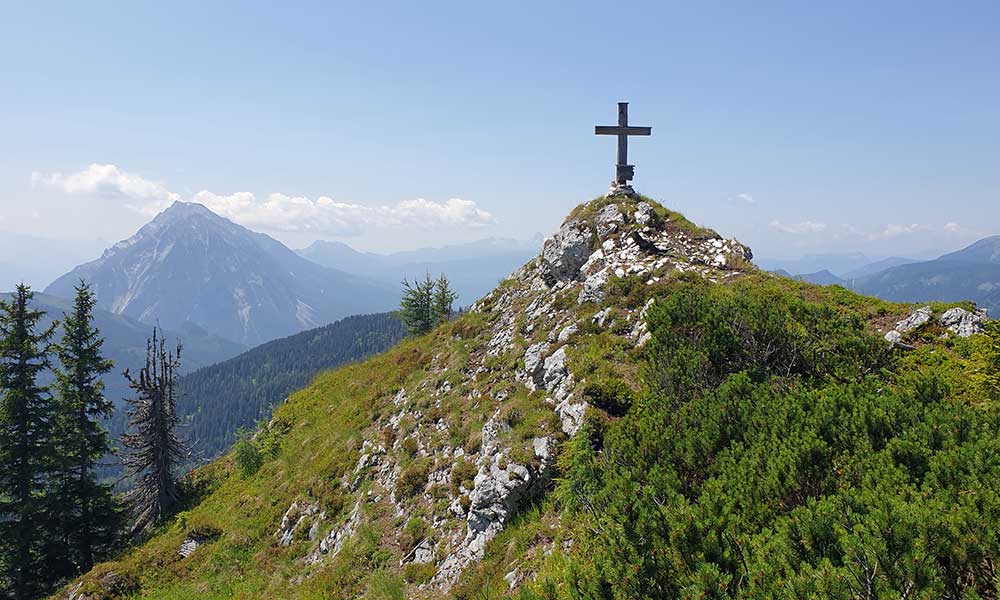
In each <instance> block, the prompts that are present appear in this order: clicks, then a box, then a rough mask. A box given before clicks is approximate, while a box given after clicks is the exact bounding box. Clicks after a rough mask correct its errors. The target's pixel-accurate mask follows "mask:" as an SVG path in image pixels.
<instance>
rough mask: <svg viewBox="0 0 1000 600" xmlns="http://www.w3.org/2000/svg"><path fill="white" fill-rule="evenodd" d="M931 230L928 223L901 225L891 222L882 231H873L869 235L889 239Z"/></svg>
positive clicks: (876, 238) (877, 238)
mask: <svg viewBox="0 0 1000 600" xmlns="http://www.w3.org/2000/svg"><path fill="white" fill-rule="evenodd" d="M931 230H932V228H931V227H929V226H927V225H920V224H919V223H911V224H909V225H899V224H896V223H889V224H888V225H886V226H885V227H883V228H882V230H881V231H879V232H877V233H873V234H871V235H870V236H869V237H870V238H871V239H873V240H889V239H892V238H897V237H900V236H903V235H910V234H913V233H922V232H927V231H931Z"/></svg>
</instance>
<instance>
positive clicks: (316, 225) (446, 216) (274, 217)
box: [31, 164, 495, 236]
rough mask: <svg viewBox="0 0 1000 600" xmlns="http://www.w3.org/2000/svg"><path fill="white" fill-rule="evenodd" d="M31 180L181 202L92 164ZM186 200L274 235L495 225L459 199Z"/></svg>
mask: <svg viewBox="0 0 1000 600" xmlns="http://www.w3.org/2000/svg"><path fill="white" fill-rule="evenodd" d="M31 180H32V183H33V184H34V185H45V186H49V187H54V188H56V189H59V190H61V191H63V192H65V193H67V194H80V195H92V196H100V197H107V198H119V199H123V200H125V201H126V202H125V206H127V207H129V208H131V209H133V210H136V211H138V212H140V213H142V214H144V215H149V216H152V215H154V214H156V213H158V212H160V211H161V210H163V209H164V208H166V207H167V206H169V205H170V204H171V203H173V202H174V201H177V200H181V196H180V194H177V193H175V192H172V191H170V190H169V189H167V188H166V187H165V186H164V185H162V184H160V183H157V182H153V181H150V180H148V179H145V178H143V177H141V176H139V175H136V174H134V173H129V172H126V171H124V170H122V169H120V168H118V167H117V166H115V165H100V164H92V165H90V166H89V167H88V168H87V169H85V170H83V171H79V172H77V173H70V174H68V175H64V174H62V173H52V174H49V175H45V174H42V173H39V172H35V173H32V174H31ZM190 200H191V201H193V202H200V203H201V204H204V205H205V206H207V207H208V208H209V209H211V210H212V211H214V212H216V213H218V214H220V215H222V216H224V217H226V218H228V219H231V220H233V221H235V222H237V223H240V224H242V225H246V226H247V227H251V228H257V229H264V230H269V231H276V232H299V233H317V234H325V235H340V236H350V235H357V234H359V233H361V232H362V231H364V230H365V229H367V228H372V227H422V228H429V229H433V228H438V227H447V226H458V227H482V226H484V225H489V224H491V223H494V222H495V219H494V217H493V215H491V214H490V213H489V212H487V211H485V210H483V209H481V208H479V207H478V206H476V203H475V202H473V201H471V200H463V199H461V198H451V199H449V200H447V201H445V202H434V201H432V200H425V199H423V198H417V199H416V200H404V201H402V202H398V203H396V204H394V205H391V206H366V205H362V204H351V203H346V202H338V201H336V200H333V199H332V198H328V197H326V196H320V197H319V198H316V199H311V198H306V197H304V196H289V195H287V194H281V193H273V194H269V195H267V196H266V197H264V198H261V199H258V198H257V196H256V195H255V194H254V193H253V192H236V193H233V194H229V195H222V194H216V193H213V192H210V191H208V190H202V191H200V192H198V193H197V194H195V195H194V196H193V197H192V198H190Z"/></svg>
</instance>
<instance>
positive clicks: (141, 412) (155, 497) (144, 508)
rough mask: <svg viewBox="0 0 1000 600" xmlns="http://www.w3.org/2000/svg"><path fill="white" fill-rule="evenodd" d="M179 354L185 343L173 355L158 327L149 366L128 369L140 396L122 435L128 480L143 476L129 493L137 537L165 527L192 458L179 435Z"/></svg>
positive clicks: (149, 352) (151, 343)
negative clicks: (182, 471)
mask: <svg viewBox="0 0 1000 600" xmlns="http://www.w3.org/2000/svg"><path fill="white" fill-rule="evenodd" d="M180 356H181V347H180V345H178V346H177V351H176V352H175V353H172V352H168V351H167V349H166V342H165V341H164V340H163V338H162V335H158V334H157V330H156V329H155V328H154V329H153V337H152V338H151V339H149V340H148V341H147V343H146V366H144V367H143V368H142V369H141V370H140V371H139V376H138V377H133V376H132V374H130V373H129V371H128V369H126V370H125V373H124V375H125V378H126V379H127V380H128V382H129V387H130V388H132V390H133V392H134V394H135V395H134V397H133V398H130V399H129V400H128V403H129V406H130V408H129V413H128V414H129V432H128V433H126V434H125V435H123V436H122V444H123V445H124V446H125V448H126V449H127V452H126V455H125V460H124V463H125V471H126V476H128V477H137V478H138V480H137V481H136V482H135V484H134V485H135V487H133V488H132V490H130V491H129V492H128V495H127V501H128V504H129V507H130V509H131V511H132V515H133V524H132V535H133V536H139V535H141V534H143V533H144V532H146V531H147V530H148V529H149V528H150V527H151V526H153V525H156V524H158V523H161V522H162V521H163V520H164V519H165V518H166V517H167V516H169V515H170V512H171V510H172V509H173V508H174V507H175V505H176V504H177V501H178V499H179V493H178V478H177V471H178V467H179V466H180V463H181V462H182V461H183V460H184V458H185V457H186V456H187V449H186V447H185V445H184V444H183V443H182V442H181V441H180V438H178V437H177V432H176V429H177V424H178V421H179V420H178V418H177V393H176V378H177V369H178V368H179V367H180Z"/></svg>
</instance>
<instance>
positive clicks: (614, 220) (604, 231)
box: [595, 204, 625, 240]
mask: <svg viewBox="0 0 1000 600" xmlns="http://www.w3.org/2000/svg"><path fill="white" fill-rule="evenodd" d="M623 223H625V215H623V214H622V211H621V209H620V208H618V205H617V204H609V205H607V206H605V207H604V208H602V209H601V210H600V211H599V212H598V213H597V218H596V219H595V224H596V226H597V237H599V238H600V239H602V240H603V239H604V238H606V237H608V236H609V235H611V234H612V233H614V232H615V230H617V229H618V226H619V225H622V224H623Z"/></svg>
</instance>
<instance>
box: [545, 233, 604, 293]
mask: <svg viewBox="0 0 1000 600" xmlns="http://www.w3.org/2000/svg"><path fill="white" fill-rule="evenodd" d="M593 246H594V232H593V231H591V230H590V228H589V227H587V225H586V224H585V223H583V222H581V221H579V220H576V219H574V220H572V221H568V222H566V223H564V224H563V226H562V227H560V228H559V231H557V232H556V234H555V235H553V236H552V237H551V238H549V239H547V240H545V243H544V244H543V246H542V254H541V256H540V257H539V258H538V267H539V270H540V271H541V275H542V278H543V279H544V280H545V282H546V283H547V284H548V285H550V286H552V285H555V283H556V282H557V281H572V280H576V279H577V278H578V277H579V275H580V267H581V266H583V264H584V263H585V262H586V261H587V258H588V257H589V256H590V253H591V250H592V248H593Z"/></svg>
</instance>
